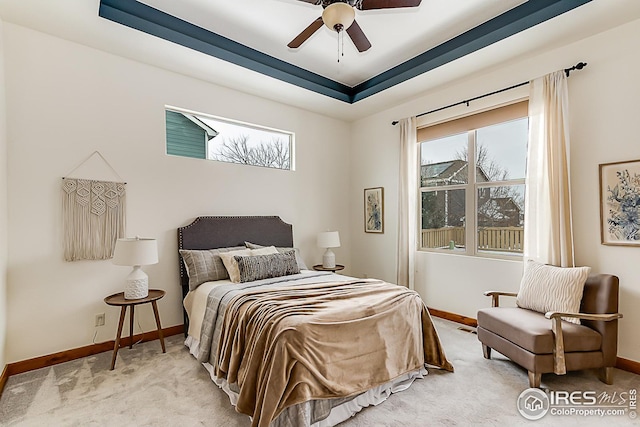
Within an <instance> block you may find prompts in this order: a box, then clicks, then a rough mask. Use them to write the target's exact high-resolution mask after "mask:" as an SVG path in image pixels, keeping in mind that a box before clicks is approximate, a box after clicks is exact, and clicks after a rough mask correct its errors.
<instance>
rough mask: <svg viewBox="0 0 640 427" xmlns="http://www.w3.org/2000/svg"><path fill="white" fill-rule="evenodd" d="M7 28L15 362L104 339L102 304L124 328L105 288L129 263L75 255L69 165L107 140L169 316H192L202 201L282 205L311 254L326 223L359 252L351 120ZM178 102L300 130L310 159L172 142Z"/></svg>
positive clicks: (340, 254) (309, 257)
mask: <svg viewBox="0 0 640 427" xmlns="http://www.w3.org/2000/svg"><path fill="white" fill-rule="evenodd" d="M4 41H5V44H4V46H5V52H4V54H5V58H6V87H7V120H8V124H9V132H8V158H9V159H10V162H9V166H8V200H9V224H10V231H9V237H10V241H11V242H12V244H11V246H10V250H9V264H8V270H9V276H8V301H10V305H9V311H8V320H7V324H8V331H7V361H8V362H14V361H18V360H23V359H26V358H32V357H36V356H39V355H43V354H49V353H52V352H56V351H62V350H67V349H71V348H76V347H80V346H84V345H88V344H90V343H91V342H92V339H93V334H94V327H93V325H94V316H95V314H97V313H101V312H106V314H107V324H106V326H105V327H101V328H98V336H97V338H96V342H100V341H106V340H110V339H113V338H114V336H115V330H116V323H117V316H118V310H117V309H116V308H112V307H107V306H106V305H105V304H104V302H103V298H104V297H105V296H107V295H109V294H111V293H114V292H118V291H121V290H122V284H123V279H124V277H125V276H126V274H128V271H129V270H128V268H127V267H119V266H114V265H113V264H111V262H110V261H81V262H73V263H67V262H64V261H63V259H62V233H61V223H62V222H61V203H60V198H61V196H60V185H61V177H62V176H64V175H65V174H67V173H68V172H70V171H71V170H72V169H73V168H74V167H75V166H77V165H78V164H79V163H80V162H81V161H82V160H83V159H85V158H86V157H87V156H89V155H90V154H91V153H92V152H93V151H94V150H99V151H100V153H102V154H103V155H104V157H106V159H107V160H108V161H109V162H110V163H111V165H112V166H113V168H114V169H115V170H116V171H117V173H118V174H119V175H120V176H122V178H123V179H124V180H126V182H127V183H128V184H127V203H128V209H127V234H128V235H136V234H137V235H141V236H149V237H155V238H157V239H158V247H159V256H160V263H159V264H156V265H152V266H146V267H144V269H145V271H147V273H148V274H149V280H150V285H151V287H154V288H161V289H164V290H166V291H167V296H166V297H165V298H164V299H163V300H161V301H160V302H159V308H160V315H161V318H162V323H163V326H165V327H167V326H172V325H178V324H182V307H181V291H180V288H179V285H178V283H179V281H178V270H177V265H178V264H177V263H178V261H177V243H176V228H177V227H179V226H182V225H186V224H188V223H189V222H190V221H191V220H192V219H193V218H195V217H196V216H198V215H280V216H281V217H282V218H283V219H284V220H285V221H286V222H289V223H292V224H293V225H294V240H295V244H296V245H297V246H299V247H300V248H301V249H302V253H303V255H304V258H305V261H306V262H307V263H308V264H312V263H314V262H315V263H317V262H319V260H320V259H321V255H322V251H321V250H320V249H318V248H316V245H315V238H316V233H317V232H319V231H322V230H325V229H337V230H339V231H342V232H343V233H342V234H343V235H344V238H343V240H342V247H341V248H338V249H337V250H336V256H337V258H338V260H340V262H341V263H343V264H346V265H350V257H349V254H350V239H349V233H348V232H347V230H348V225H349V218H348V214H347V210H348V203H347V200H348V197H349V194H348V192H349V189H348V179H349V176H348V172H345V171H347V170H348V165H349V163H350V159H349V154H348V151H347V150H345V147H346V146H347V145H348V143H349V140H350V127H349V125H348V124H347V123H345V122H342V121H339V120H335V119H330V118H327V117H325V116H321V115H318V114H314V113H310V112H307V111H303V110H300V109H296V108H292V107H289V106H286V105H284V104H279V103H276V102H272V101H268V100H265V99H261V98H258V97H254V96H249V95H246V94H243V93H240V92H237V91H234V90H230V89H227V88H224V87H220V86H215V85H212V84H208V83H205V82H203V81H199V80H195V79H192V78H189V77H186V76H183V75H178V74H175V73H171V72H168V71H165V70H162V69H158V68H154V67H151V66H148V65H144V64H141V63H138V62H135V61H131V60H127V59H124V58H121V57H117V56H113V55H110V54H106V53H104V52H101V51H97V50H94V49H90V48H87V47H85V46H82V45H78V44H75V43H70V42H67V41H64V40H62V39H58V38H54V37H50V36H48V35H45V34H42V33H38V32H35V31H32V30H29V29H26V28H24V27H20V26H15V25H12V24H5V28H4ZM283 97H286V94H283ZM167 104H168V105H173V106H178V107H183V108H187V109H191V110H195V111H201V112H205V113H210V114H213V115H217V116H222V117H228V118H232V119H236V120H241V121H245V122H250V123H256V124H260V125H264V126H269V127H273V128H278V129H284V130H289V131H293V132H295V134H296V171H295V172H288V171H280V170H273V169H266V168H258V167H247V166H241V165H233V164H223V163H218V162H212V161H205V160H198V159H188V158H179V157H173V156H167V155H165V130H164V129H165V124H164V120H165V114H164V106H165V105H167ZM0 148H1V147H0ZM84 169H85V171H84V172H83V173H84V174H86V175H96V174H104V173H106V172H105V171H100V170H98V168H93V167H88V170H87V167H85V168H84ZM103 169H104V168H103ZM1 172H2V170H0V173H1ZM74 176H77V174H74ZM87 177H88V178H93V176H87ZM107 178H111V176H108V177H107ZM0 220H1V217H0ZM0 290H1V288H0ZM136 313H137V314H139V315H140V318H141V324H142V328H143V329H144V330H145V331H149V330H153V329H155V325H154V322H153V316H152V315H151V313H150V307H148V306H144V307H141V308H140V309H139V310H136ZM136 329H137V328H136Z"/></svg>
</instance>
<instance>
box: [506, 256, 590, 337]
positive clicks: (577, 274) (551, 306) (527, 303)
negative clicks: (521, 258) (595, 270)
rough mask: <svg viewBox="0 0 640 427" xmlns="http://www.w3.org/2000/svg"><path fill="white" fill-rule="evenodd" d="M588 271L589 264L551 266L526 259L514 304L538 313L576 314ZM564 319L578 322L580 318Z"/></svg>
mask: <svg viewBox="0 0 640 427" xmlns="http://www.w3.org/2000/svg"><path fill="white" fill-rule="evenodd" d="M590 271H591V268H590V267H575V268H564V267H554V266H551V265H545V264H540V263H538V262H535V261H532V260H529V261H527V263H526V265H525V268H524V275H523V277H522V282H521V283H520V290H519V291H518V298H517V300H516V304H517V305H518V307H521V308H527V309H529V310H533V311H537V312H539V313H546V312H547V311H560V312H563V313H577V312H579V311H580V301H581V300H582V292H583V290H584V283H585V281H586V280H587V277H588V276H589V272H590ZM564 320H566V321H567V322H571V323H575V324H578V325H579V324H580V319H576V318H565V319H564Z"/></svg>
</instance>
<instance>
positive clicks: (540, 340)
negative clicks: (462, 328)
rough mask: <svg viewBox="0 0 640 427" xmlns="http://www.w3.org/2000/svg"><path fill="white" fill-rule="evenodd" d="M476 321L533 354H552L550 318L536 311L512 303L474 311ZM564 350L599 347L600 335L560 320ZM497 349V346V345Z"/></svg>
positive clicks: (600, 342) (586, 349)
mask: <svg viewBox="0 0 640 427" xmlns="http://www.w3.org/2000/svg"><path fill="white" fill-rule="evenodd" d="M478 325H479V327H482V328H484V329H486V330H489V331H491V332H493V333H494V334H496V335H499V336H501V337H503V338H505V339H507V340H509V341H511V342H512V343H514V344H516V345H518V346H519V347H522V348H524V349H525V350H528V351H529V352H531V353H534V354H553V347H554V340H553V332H552V331H551V320H549V319H546V318H545V317H544V316H543V315H541V314H540V313H537V312H535V311H531V310H525V309H522V308H515V307H492V308H485V309H481V310H479V311H478ZM562 335H563V337H564V349H565V352H576V351H599V350H600V347H601V345H602V336H601V335H600V334H599V333H598V332H597V331H594V330H593V329H591V328H589V327H587V326H582V325H576V324H573V323H568V322H566V321H563V322H562ZM498 351H499V349H498Z"/></svg>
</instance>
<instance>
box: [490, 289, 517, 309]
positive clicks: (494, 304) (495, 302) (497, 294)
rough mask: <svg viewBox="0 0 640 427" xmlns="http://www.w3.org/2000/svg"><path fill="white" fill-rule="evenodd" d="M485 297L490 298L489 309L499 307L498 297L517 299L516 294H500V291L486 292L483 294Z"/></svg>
mask: <svg viewBox="0 0 640 427" xmlns="http://www.w3.org/2000/svg"><path fill="white" fill-rule="evenodd" d="M484 295H485V296H487V297H491V307H499V306H500V297H501V296H503V297H517V296H518V294H517V293H516V292H501V291H486V292H485V293H484Z"/></svg>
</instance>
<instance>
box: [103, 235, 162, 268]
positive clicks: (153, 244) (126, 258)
mask: <svg viewBox="0 0 640 427" xmlns="http://www.w3.org/2000/svg"><path fill="white" fill-rule="evenodd" d="M112 262H113V263H114V264H116V265H130V266H134V265H149V264H156V263H157V262H158V243H157V241H156V239H147V238H142V237H135V238H126V239H118V240H117V241H116V248H115V251H114V254H113V260H112Z"/></svg>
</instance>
